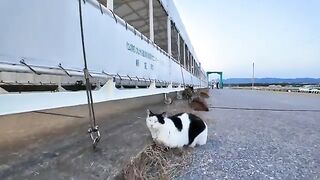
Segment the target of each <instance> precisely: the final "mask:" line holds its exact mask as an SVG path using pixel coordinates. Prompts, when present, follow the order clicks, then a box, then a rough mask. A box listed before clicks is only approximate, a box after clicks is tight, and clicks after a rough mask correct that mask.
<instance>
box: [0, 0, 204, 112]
mask: <svg viewBox="0 0 320 180" xmlns="http://www.w3.org/2000/svg"><path fill="white" fill-rule="evenodd" d="M0 22H1V28H0V102H1V108H0V115H8V114H16V113H22V112H30V111H37V110H44V109H53V108H63V107H69V106H76V105H84V104H86V103H87V102H88V101H87V96H86V89H88V87H86V78H87V79H89V81H90V87H89V89H92V102H93V103H99V102H106V101H112V100H121V99H127V98H133V97H143V96H148V95H155V94H166V93H171V92H178V91H181V90H183V89H184V88H185V87H186V86H193V87H195V88H203V87H207V86H208V79H207V76H206V72H205V71H204V69H203V67H202V66H201V62H200V60H199V59H198V58H197V55H196V52H195V51H194V48H193V46H192V43H191V41H190V39H189V37H188V34H187V32H186V30H185V27H184V25H183V22H182V21H181V19H180V17H179V13H178V11H177V9H176V7H175V5H174V3H173V1H172V0H99V1H96V0H54V1H42V0H28V1H18V0H4V1H2V2H1V6H0ZM84 60H85V61H84ZM84 70H87V73H84V72H85V71H84Z"/></svg>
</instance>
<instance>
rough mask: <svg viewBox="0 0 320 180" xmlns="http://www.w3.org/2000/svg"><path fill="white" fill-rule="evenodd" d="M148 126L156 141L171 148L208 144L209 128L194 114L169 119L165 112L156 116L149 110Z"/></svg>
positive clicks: (183, 114) (184, 114) (179, 115)
mask: <svg viewBox="0 0 320 180" xmlns="http://www.w3.org/2000/svg"><path fill="white" fill-rule="evenodd" d="M146 124H147V126H148V128H149V130H150V132H151V136H152V139H153V140H154V141H156V142H158V143H161V144H163V145H165V146H168V147H171V148H176V147H183V146H184V145H189V146H190V147H195V146H196V145H204V144H206V143H207V136H208V127H207V125H206V123H205V122H204V121H202V120H201V119H200V118H199V117H198V116H196V115H194V114H188V113H180V114H176V115H174V116H170V117H167V115H166V113H165V112H164V113H162V114H154V113H152V112H151V111H149V110H147V118H146Z"/></svg>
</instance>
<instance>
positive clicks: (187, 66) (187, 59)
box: [184, 45, 190, 70]
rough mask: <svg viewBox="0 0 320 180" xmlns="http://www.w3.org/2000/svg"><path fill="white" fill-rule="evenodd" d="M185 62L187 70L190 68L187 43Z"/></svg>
mask: <svg viewBox="0 0 320 180" xmlns="http://www.w3.org/2000/svg"><path fill="white" fill-rule="evenodd" d="M185 52H186V53H185V54H184V55H185V57H184V58H185V64H184V67H185V68H186V70H189V54H190V53H189V48H188V46H187V45H185Z"/></svg>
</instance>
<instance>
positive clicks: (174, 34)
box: [171, 21, 179, 61]
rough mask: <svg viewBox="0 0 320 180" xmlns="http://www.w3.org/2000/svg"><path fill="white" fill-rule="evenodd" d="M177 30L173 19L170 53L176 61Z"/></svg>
mask: <svg viewBox="0 0 320 180" xmlns="http://www.w3.org/2000/svg"><path fill="white" fill-rule="evenodd" d="M178 43H179V42H178V30H177V27H176V25H175V24H174V22H173V21H171V54H172V57H173V58H174V59H175V60H176V61H178V56H179V54H178V53H179V50H178Z"/></svg>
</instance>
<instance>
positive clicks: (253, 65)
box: [252, 61, 254, 90]
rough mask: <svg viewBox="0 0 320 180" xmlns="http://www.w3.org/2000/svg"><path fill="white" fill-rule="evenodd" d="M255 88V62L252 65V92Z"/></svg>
mask: <svg viewBox="0 0 320 180" xmlns="http://www.w3.org/2000/svg"><path fill="white" fill-rule="evenodd" d="M253 88H254V61H253V63H252V90H253Z"/></svg>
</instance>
